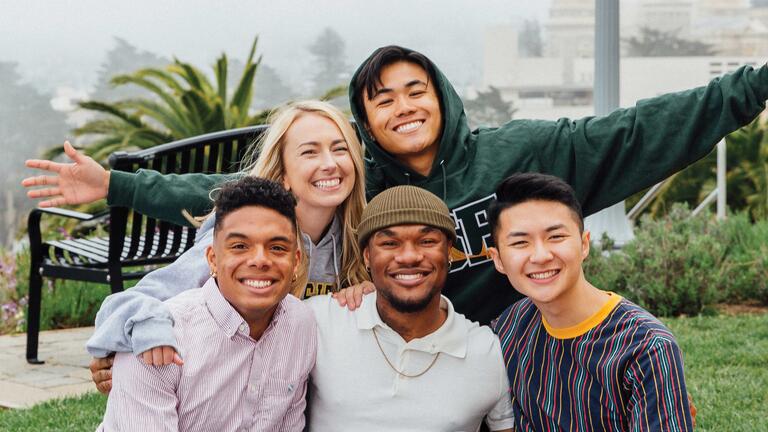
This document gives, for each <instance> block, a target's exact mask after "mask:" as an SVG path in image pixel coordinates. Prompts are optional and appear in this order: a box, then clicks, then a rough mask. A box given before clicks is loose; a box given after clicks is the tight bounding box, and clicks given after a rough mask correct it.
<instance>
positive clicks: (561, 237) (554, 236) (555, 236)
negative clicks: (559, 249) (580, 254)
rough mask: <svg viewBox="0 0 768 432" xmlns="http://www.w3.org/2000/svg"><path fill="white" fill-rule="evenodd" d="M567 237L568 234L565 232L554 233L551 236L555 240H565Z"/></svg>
mask: <svg viewBox="0 0 768 432" xmlns="http://www.w3.org/2000/svg"><path fill="white" fill-rule="evenodd" d="M566 237H568V236H567V235H565V234H553V235H552V236H550V237H549V239H550V240H555V241H561V240H565V238H566Z"/></svg>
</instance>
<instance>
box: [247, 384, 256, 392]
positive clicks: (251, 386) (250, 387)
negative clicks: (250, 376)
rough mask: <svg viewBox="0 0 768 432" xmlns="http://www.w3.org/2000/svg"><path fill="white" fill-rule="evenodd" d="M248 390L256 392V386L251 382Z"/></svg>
mask: <svg viewBox="0 0 768 432" xmlns="http://www.w3.org/2000/svg"><path fill="white" fill-rule="evenodd" d="M248 391H250V392H251V393H256V386H255V385H253V384H251V385H249V386H248Z"/></svg>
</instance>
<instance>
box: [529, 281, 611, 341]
mask: <svg viewBox="0 0 768 432" xmlns="http://www.w3.org/2000/svg"><path fill="white" fill-rule="evenodd" d="M606 293H607V294H608V295H609V296H610V297H609V298H608V301H607V302H605V304H604V305H603V307H601V308H600V310H598V311H597V312H595V313H594V314H593V315H592V316H590V317H589V318H587V319H585V320H584V321H582V322H580V323H578V324H576V325H574V326H571V327H563V328H554V327H552V326H551V325H549V323H548V322H547V320H546V319H545V318H544V316H542V317H541V323H542V324H544V328H545V329H546V330H547V333H549V335H550V336H552V337H553V338H555V339H573V338H575V337H579V336H581V335H583V334H584V333H586V332H588V331H590V330H592V329H593V328H595V327H597V326H598V325H599V324H600V323H601V322H603V320H605V319H606V318H607V317H608V314H610V313H611V312H612V311H613V309H615V308H616V306H617V305H618V304H619V302H620V301H621V296H620V295H618V294H616V293H612V292H606Z"/></svg>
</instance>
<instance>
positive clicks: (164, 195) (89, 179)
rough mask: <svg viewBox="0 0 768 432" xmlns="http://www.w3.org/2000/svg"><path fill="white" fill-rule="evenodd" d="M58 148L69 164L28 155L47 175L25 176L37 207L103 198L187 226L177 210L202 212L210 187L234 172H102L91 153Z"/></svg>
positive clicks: (32, 164)
mask: <svg viewBox="0 0 768 432" xmlns="http://www.w3.org/2000/svg"><path fill="white" fill-rule="evenodd" d="M64 153H65V154H66V155H67V157H68V158H69V159H70V160H71V161H72V163H58V162H52V161H49V160H42V159H30V160H28V161H27V162H26V166H27V167H29V168H36V169H40V170H44V171H47V172H48V174H47V175H38V176H34V177H28V178H25V179H24V180H23V181H22V182H21V184H22V185H23V186H24V187H27V188H33V187H37V186H43V187H42V188H40V189H30V190H29V191H28V192H27V196H29V197H30V198H45V200H43V201H41V202H40V207H57V206H63V205H75V204H84V203H89V202H93V201H97V200H100V199H104V198H106V199H107V204H109V205H112V206H121V207H129V208H132V209H134V210H137V211H139V212H140V213H142V214H145V215H147V216H150V217H154V218H158V219H162V220H165V221H169V222H173V223H175V224H178V225H185V226H190V225H191V224H190V222H189V220H188V219H187V218H186V217H184V215H183V213H182V210H186V211H187V212H188V213H189V214H190V215H192V216H202V215H205V214H206V213H208V212H209V211H210V210H211V208H212V206H213V203H212V201H211V199H210V197H209V194H210V191H211V190H212V189H214V188H215V187H216V186H218V185H220V184H221V183H224V182H226V181H228V180H231V179H233V178H235V177H237V176H238V174H161V173H159V172H157V171H152V170H138V171H137V172H136V173H128V172H123V171H107V170H105V169H104V167H102V166H101V165H99V163H98V162H96V161H95V160H93V159H92V158H90V157H88V156H85V155H84V154H82V153H80V152H78V151H77V150H75V148H74V147H72V145H71V144H70V143H69V142H65V143H64Z"/></svg>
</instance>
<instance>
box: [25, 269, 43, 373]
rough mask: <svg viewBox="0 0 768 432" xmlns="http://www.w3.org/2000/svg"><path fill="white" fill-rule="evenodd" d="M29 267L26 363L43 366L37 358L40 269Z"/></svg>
mask: <svg viewBox="0 0 768 432" xmlns="http://www.w3.org/2000/svg"><path fill="white" fill-rule="evenodd" d="M31 267H32V268H30V270H29V301H28V302H27V362H28V363H29V364H43V363H45V362H43V361H41V360H38V358H37V345H38V336H39V334H40V303H41V297H42V291H43V290H42V288H43V277H42V276H41V275H40V267H38V266H35V265H32V266H31Z"/></svg>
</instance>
